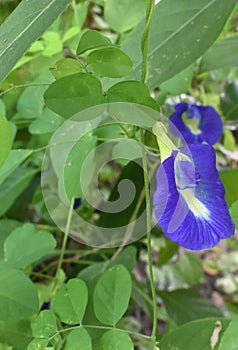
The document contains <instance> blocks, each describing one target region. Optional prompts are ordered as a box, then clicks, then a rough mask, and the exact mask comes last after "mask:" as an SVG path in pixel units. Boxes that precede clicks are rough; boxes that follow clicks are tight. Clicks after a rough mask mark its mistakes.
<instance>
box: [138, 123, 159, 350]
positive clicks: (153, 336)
mask: <svg viewBox="0 0 238 350" xmlns="http://www.w3.org/2000/svg"><path fill="white" fill-rule="evenodd" d="M140 133H141V141H142V143H143V141H144V131H143V130H142V129H141V131H140ZM142 164H143V174H144V184H145V200H146V226H147V252H148V264H149V278H150V287H151V295H152V302H153V320H152V321H153V327H152V333H151V343H150V350H154V348H155V345H156V333H157V301H156V290H155V284H154V275H153V261H152V245H151V205H150V185H149V177H148V172H147V161H146V151H145V146H143V147H142Z"/></svg>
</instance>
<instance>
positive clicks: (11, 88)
mask: <svg viewBox="0 0 238 350" xmlns="http://www.w3.org/2000/svg"><path fill="white" fill-rule="evenodd" d="M49 85H50V83H28V84H21V85H11V87H10V88H9V89H7V90H4V91H2V92H1V93H0V96H2V95H4V94H6V93H7V92H9V91H11V90H16V89H19V88H26V87H30V86H49Z"/></svg>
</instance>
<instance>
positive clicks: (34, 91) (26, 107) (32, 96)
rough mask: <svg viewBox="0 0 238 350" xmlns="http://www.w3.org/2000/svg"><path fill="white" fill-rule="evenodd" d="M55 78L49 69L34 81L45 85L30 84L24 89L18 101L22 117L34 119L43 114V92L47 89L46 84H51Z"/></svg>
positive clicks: (18, 108) (18, 109)
mask: <svg viewBox="0 0 238 350" xmlns="http://www.w3.org/2000/svg"><path fill="white" fill-rule="evenodd" d="M53 80H54V79H53V77H52V75H51V74H50V72H48V71H47V72H46V73H43V74H41V75H40V76H38V77H37V78H36V79H35V80H34V81H33V83H34V84H39V85H40V84H43V86H41V85H40V86H29V87H27V88H25V89H24V91H23V93H22V94H21V96H20V97H19V99H18V101H17V111H18V112H19V115H20V118H21V119H26V120H27V119H28V120H32V119H36V118H38V117H40V116H41V115H42V112H43V109H44V98H43V94H44V92H45V91H46V89H47V86H46V85H45V84H47V83H48V85H49V84H50V83H51V82H52V81H53Z"/></svg>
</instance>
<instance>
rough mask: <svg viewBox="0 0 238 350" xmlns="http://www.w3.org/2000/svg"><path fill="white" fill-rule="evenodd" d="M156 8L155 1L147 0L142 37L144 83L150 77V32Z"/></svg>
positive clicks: (142, 77)
mask: <svg viewBox="0 0 238 350" xmlns="http://www.w3.org/2000/svg"><path fill="white" fill-rule="evenodd" d="M154 9H155V1H154V0H147V7H146V19H145V28H144V31H143V33H142V37H141V51H142V70H141V80H142V81H143V83H146V81H147V78H148V47H149V33H150V25H151V21H152V18H153V15H154Z"/></svg>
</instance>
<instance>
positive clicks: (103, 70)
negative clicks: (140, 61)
mask: <svg viewBox="0 0 238 350" xmlns="http://www.w3.org/2000/svg"><path fill="white" fill-rule="evenodd" d="M87 64H88V65H89V66H90V67H91V68H92V70H93V71H94V73H96V74H99V75H101V76H103V77H109V78H121V77H125V76H127V75H129V74H130V73H131V71H132V62H131V59H130V57H129V56H128V55H126V54H125V53H124V52H123V51H122V50H120V49H118V48H115V47H107V48H105V49H98V50H94V51H92V52H90V54H89V55H88V59H87Z"/></svg>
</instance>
